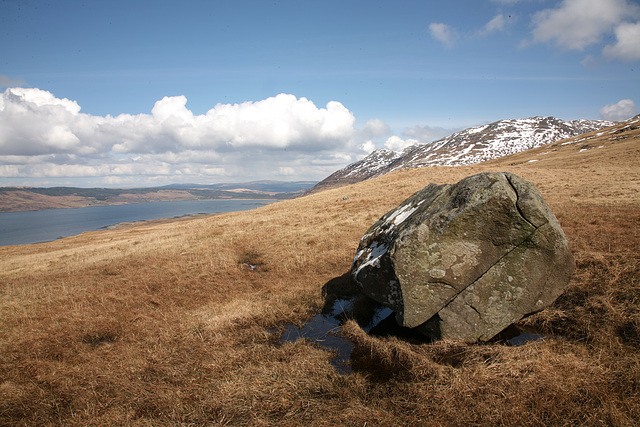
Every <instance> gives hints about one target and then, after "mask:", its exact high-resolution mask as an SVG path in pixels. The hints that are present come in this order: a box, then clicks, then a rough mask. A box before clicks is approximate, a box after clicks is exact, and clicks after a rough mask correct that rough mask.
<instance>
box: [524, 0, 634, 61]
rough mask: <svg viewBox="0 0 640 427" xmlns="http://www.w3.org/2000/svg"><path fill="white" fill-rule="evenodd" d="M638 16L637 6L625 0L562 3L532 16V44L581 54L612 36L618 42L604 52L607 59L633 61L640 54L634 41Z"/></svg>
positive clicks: (580, 0)
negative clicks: (556, 47)
mask: <svg viewBox="0 0 640 427" xmlns="http://www.w3.org/2000/svg"><path fill="white" fill-rule="evenodd" d="M638 17H640V7H638V5H636V4H633V3H631V2H629V1H628V0H563V1H562V2H561V3H560V5H559V6H558V7H557V8H554V9H544V10H542V11H540V12H538V13H536V14H535V15H534V16H533V19H532V24H533V31H532V36H533V37H532V40H531V41H532V42H538V43H550V44H555V45H556V46H558V47H560V48H564V49H569V50H577V51H583V50H585V49H586V48H587V47H589V46H593V45H597V44H601V43H602V41H603V38H604V36H605V35H607V34H615V36H616V38H617V43H616V44H614V45H609V46H606V47H605V48H604V50H603V53H604V54H605V55H606V56H607V57H608V58H609V59H623V60H635V58H637V57H638V55H639V51H640V41H639V39H638V38H637V37H635V38H634V36H635V35H636V34H637V31H638V29H637V25H638V22H637V19H638ZM631 21H636V22H631ZM526 44H527V42H525V45H526Z"/></svg>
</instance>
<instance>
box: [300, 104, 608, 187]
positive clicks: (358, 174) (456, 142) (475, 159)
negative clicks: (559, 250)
mask: <svg viewBox="0 0 640 427" xmlns="http://www.w3.org/2000/svg"><path fill="white" fill-rule="evenodd" d="M614 124H615V122H611V121H606V120H586V119H579V120H572V121H564V120H561V119H557V118H555V117H550V116H549V117H540V116H536V117H529V118H525V119H507V120H499V121H496V122H493V123H489V124H486V125H481V126H475V127H472V128H468V129H465V130H462V131H459V132H455V133H453V134H451V135H449V136H446V137H444V138H441V139H439V140H437V141H433V142H430V143H427V144H417V145H412V146H410V147H407V148H406V149H405V150H404V151H403V152H401V153H398V152H393V151H391V150H388V149H386V148H382V149H378V150H375V151H373V152H372V153H370V154H369V155H368V156H367V157H365V158H364V159H362V160H360V161H358V162H355V163H352V164H350V165H348V166H346V167H345V168H342V169H340V170H338V171H336V172H334V173H333V174H331V175H329V176H328V177H327V178H325V179H324V180H322V181H320V182H319V183H318V184H316V186H314V187H313V188H312V189H311V190H310V191H309V192H310V193H313V192H317V191H322V190H324V189H327V188H333V187H341V186H343V185H347V184H353V183H355V182H359V181H363V180H365V179H369V178H373V177H376V176H381V175H384V174H387V173H390V172H393V171H395V170H399V169H406V168H411V167H425V166H462V165H470V164H474V163H480V162H484V161H487V160H492V159H495V158H499V157H504V156H508V155H511V154H515V153H518V152H521V151H526V150H529V149H532V148H536V147H540V146H543V145H546V144H550V143H552V142H555V141H558V140H561V139H565V138H569V137H572V136H577V135H581V134H584V133H588V132H592V131H596V130H601V129H604V128H606V127H610V126H613V125H614Z"/></svg>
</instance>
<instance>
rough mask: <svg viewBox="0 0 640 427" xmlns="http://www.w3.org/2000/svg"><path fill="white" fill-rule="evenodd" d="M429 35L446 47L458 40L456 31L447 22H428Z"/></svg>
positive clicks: (451, 45)
mask: <svg viewBox="0 0 640 427" xmlns="http://www.w3.org/2000/svg"><path fill="white" fill-rule="evenodd" d="M429 31H430V32H431V36H432V37H433V38H435V39H436V40H438V41H440V42H442V44H444V45H445V46H446V47H453V45H455V43H456V41H458V38H459V36H458V32H457V31H456V30H455V29H453V28H451V27H450V26H449V25H447V24H443V23H441V22H433V23H431V24H429Z"/></svg>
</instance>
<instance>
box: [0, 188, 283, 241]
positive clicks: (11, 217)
mask: <svg viewBox="0 0 640 427" xmlns="http://www.w3.org/2000/svg"><path fill="white" fill-rule="evenodd" d="M269 203H272V201H271V200H236V199H232V200H195V201H194V200H192V201H180V202H149V203H135V204H129V205H116V206H92V207H86V208H75V209H48V210H42V211H28V212H0V246H7V245H24V244H31V243H40V242H48V241H51V240H56V239H60V238H62V237H68V236H75V235H77V234H80V233H83V232H85V231H94V230H99V229H101V228H105V227H108V226H111V225H116V224H121V223H126V222H136V221H145V220H152V219H164V218H176V217H181V216H185V215H195V214H213V213H222V212H234V211H245V210H250V209H254V208H257V207H259V206H262V205H266V204H269Z"/></svg>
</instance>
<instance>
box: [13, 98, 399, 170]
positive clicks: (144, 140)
mask: <svg viewBox="0 0 640 427" xmlns="http://www.w3.org/2000/svg"><path fill="white" fill-rule="evenodd" d="M354 123H355V118H354V116H353V114H352V113H351V112H350V111H349V110H348V109H347V108H346V107H344V106H343V105H342V104H341V103H339V102H335V101H331V102H329V103H328V104H327V105H326V107H324V108H319V107H317V106H316V105H315V104H314V103H313V102H312V101H310V100H308V99H306V98H297V97H295V96H294V95H289V94H280V95H277V96H274V97H270V98H267V99H264V100H260V101H256V102H245V103H241V104H217V105H215V106H214V107H213V108H212V109H210V110H209V111H207V112H206V113H205V114H201V115H195V114H193V112H192V111H190V110H189V109H188V108H187V99H186V97H184V96H171V97H164V98H163V99H161V100H159V101H157V102H156V103H155V105H154V107H153V109H152V110H151V114H137V115H131V114H121V115H118V116H115V117H113V116H110V115H107V116H104V117H102V116H93V115H89V114H84V113H82V112H81V108H80V105H79V104H78V103H77V102H76V101H73V100H69V99H66V98H57V97H55V96H54V95H53V94H51V93H50V92H47V91H44V90H40V89H29V88H9V89H7V90H5V91H4V93H3V94H2V96H0V166H2V168H0V176H4V177H7V176H13V177H15V176H23V177H29V176H31V177H42V176H50V177H60V176H68V177H82V176H87V177H88V176H102V177H112V178H109V179H111V181H112V182H115V181H118V179H117V178H116V177H118V176H123V175H127V176H128V175H130V176H132V177H134V176H136V175H148V176H152V175H154V176H160V175H163V176H166V177H167V180H168V181H171V179H170V178H171V177H174V178H175V177H180V176H192V177H195V178H198V177H207V176H211V175H215V176H225V177H236V176H237V179H242V178H243V177H247V178H251V177H253V178H255V177H257V174H258V173H261V174H262V175H261V177H265V176H269V175H270V174H274V175H289V174H290V173H291V172H292V171H293V172H298V171H300V170H303V171H304V172H306V174H307V178H305V179H311V177H310V175H313V174H314V173H315V174H317V177H319V178H322V177H324V176H323V175H322V174H324V172H325V168H327V167H333V166H335V165H338V166H342V164H341V162H342V161H344V159H345V158H348V159H351V157H352V156H353V155H354V153H357V152H359V147H358V143H357V142H356V138H355V136H356V135H357V131H356V130H355V128H354ZM388 131H389V130H388V126H386V125H385V124H384V123H383V122H382V121H375V120H374V121H370V122H368V123H367V124H366V125H365V127H364V129H363V130H362V132H365V133H367V134H369V135H376V136H378V135H380V134H384V133H385V132H388ZM325 152H331V153H339V154H340V155H342V157H333V163H332V164H331V163H327V164H328V165H329V166H328V165H322V166H319V167H318V168H316V169H313V167H311V168H307V169H305V168H304V165H308V164H310V163H311V161H312V159H314V158H317V157H318V156H319V155H321V154H322V153H325ZM320 157H321V156H320ZM293 164H298V165H300V168H296V167H295V165H293ZM105 179H106V178H105Z"/></svg>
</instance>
